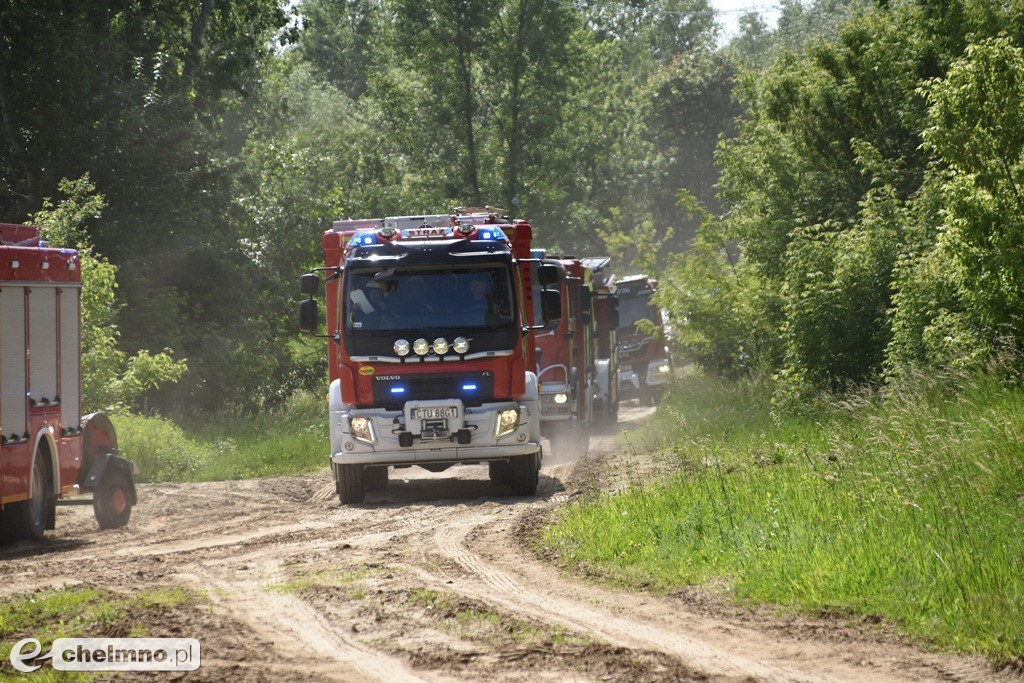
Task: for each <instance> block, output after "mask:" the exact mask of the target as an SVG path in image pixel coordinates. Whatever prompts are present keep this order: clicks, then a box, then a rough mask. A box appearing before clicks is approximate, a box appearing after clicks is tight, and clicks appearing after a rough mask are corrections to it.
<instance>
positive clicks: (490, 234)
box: [476, 228, 506, 242]
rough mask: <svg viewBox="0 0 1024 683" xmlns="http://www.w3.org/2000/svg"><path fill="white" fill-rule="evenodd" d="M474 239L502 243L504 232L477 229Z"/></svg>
mask: <svg viewBox="0 0 1024 683" xmlns="http://www.w3.org/2000/svg"><path fill="white" fill-rule="evenodd" d="M476 238H477V239H478V240H493V241H498V242H504V241H505V240H506V237H505V232H504V231H503V230H500V229H498V228H477V231H476Z"/></svg>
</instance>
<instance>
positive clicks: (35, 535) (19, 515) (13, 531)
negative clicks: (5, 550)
mask: <svg viewBox="0 0 1024 683" xmlns="http://www.w3.org/2000/svg"><path fill="white" fill-rule="evenodd" d="M52 490H53V488H52V482H51V480H50V464H49V462H47V456H45V455H44V454H43V452H42V451H38V452H37V453H36V457H35V459H34V460H33V462H32V481H31V484H30V490H29V499H28V500H23V501H21V502H19V503H15V504H14V505H10V506H8V507H7V514H5V519H4V521H5V522H10V526H9V527H8V531H7V539H8V540H11V541H17V540H21V539H23V538H27V539H29V540H31V541H40V540H42V538H43V534H45V533H46V522H47V519H49V517H50V515H51V514H53V512H52V508H53V507H54V505H55V501H54V500H53V494H52V493H51V491H52Z"/></svg>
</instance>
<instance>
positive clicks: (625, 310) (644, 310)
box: [619, 294, 654, 334]
mask: <svg viewBox="0 0 1024 683" xmlns="http://www.w3.org/2000/svg"><path fill="white" fill-rule="evenodd" d="M640 320H654V316H653V314H652V313H651V295H650V294H641V295H639V296H631V297H624V298H620V299H619V332H620V333H621V334H635V333H636V331H637V330H636V324H637V322H639V321H640Z"/></svg>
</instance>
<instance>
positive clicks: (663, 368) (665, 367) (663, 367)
mask: <svg viewBox="0 0 1024 683" xmlns="http://www.w3.org/2000/svg"><path fill="white" fill-rule="evenodd" d="M671 369H672V368H670V367H669V366H668V363H662V364H661V365H659V366H658V372H662V373H665V372H668V371H669V370H671Z"/></svg>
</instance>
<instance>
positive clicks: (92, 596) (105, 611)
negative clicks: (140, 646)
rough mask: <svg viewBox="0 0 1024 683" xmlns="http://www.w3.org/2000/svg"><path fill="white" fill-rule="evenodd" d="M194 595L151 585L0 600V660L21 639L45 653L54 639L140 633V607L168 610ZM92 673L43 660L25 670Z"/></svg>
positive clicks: (40, 676) (61, 675) (63, 676)
mask: <svg viewBox="0 0 1024 683" xmlns="http://www.w3.org/2000/svg"><path fill="white" fill-rule="evenodd" d="M197 599H198V597H197V595H196V594H194V593H191V592H189V591H185V590H182V589H176V588H154V589H150V590H144V591H140V592H138V593H135V594H134V595H131V596H128V595H122V594H120V593H114V592H112V591H108V590H102V589H99V588H92V587H73V588H61V589H59V590H49V591H42V592H38V593H33V594H31V595H27V596H22V597H18V598H15V599H13V600H6V601H4V602H3V603H0V662H5V663H7V666H10V664H9V660H10V654H11V649H12V647H13V646H14V644H15V643H17V642H18V641H20V640H21V639H23V638H36V639H38V640H39V642H40V644H41V645H42V650H41V651H42V652H43V653H44V654H45V653H47V652H49V651H50V648H51V647H52V646H53V641H54V640H55V639H57V638H79V637H81V638H98V637H118V638H141V637H145V636H147V635H149V634H148V633H146V631H145V629H144V628H141V627H139V626H136V625H134V624H135V623H138V622H144V621H145V619H140V618H139V617H140V612H146V611H162V610H168V609H173V608H175V607H177V606H178V605H181V604H186V603H193V602H195V601H196V600H197ZM29 651H31V650H29ZM0 671H3V669H2V668H0ZM7 675H13V674H12V672H11V671H10V670H7V671H6V673H3V676H4V677H5V676H7ZM94 677H95V675H92V674H83V673H68V672H62V671H55V670H53V669H52V668H51V667H50V666H49V665H48V664H46V663H44V665H43V667H42V668H41V669H39V670H38V671H36V672H34V673H32V674H24V680H32V681H87V680H91V679H92V678H94ZM12 680H21V679H20V678H18V677H15V678H13V679H12Z"/></svg>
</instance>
